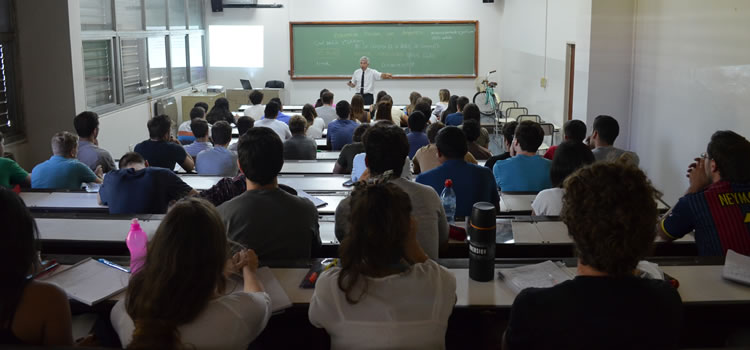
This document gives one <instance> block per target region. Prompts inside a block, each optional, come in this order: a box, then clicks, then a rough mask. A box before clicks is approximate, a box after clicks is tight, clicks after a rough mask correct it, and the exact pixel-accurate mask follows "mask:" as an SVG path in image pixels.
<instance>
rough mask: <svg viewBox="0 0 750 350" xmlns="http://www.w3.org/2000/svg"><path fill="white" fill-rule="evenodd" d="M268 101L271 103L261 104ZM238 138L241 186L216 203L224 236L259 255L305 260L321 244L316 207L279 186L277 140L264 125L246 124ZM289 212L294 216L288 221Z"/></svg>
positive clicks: (281, 162)
mask: <svg viewBox="0 0 750 350" xmlns="http://www.w3.org/2000/svg"><path fill="white" fill-rule="evenodd" d="M270 105H275V103H269V104H268V105H267V106H266V108H267V107H268V106H270ZM268 115H269V114H268V113H266V116H268ZM271 115H272V116H275V115H276V114H271ZM285 125H286V124H285ZM239 143H240V145H239V147H238V150H239V159H240V170H241V171H242V173H243V174H245V177H246V179H245V182H246V186H247V191H246V192H245V193H243V194H242V195H240V196H237V197H235V198H233V199H232V200H230V201H227V202H224V204H222V205H220V206H219V207H218V210H219V213H220V214H221V218H222V220H223V221H224V223H225V224H226V227H227V236H228V237H229V238H230V239H231V240H233V241H236V242H239V243H242V244H243V245H244V246H246V247H248V248H252V249H254V250H255V252H257V253H258V256H259V257H260V258H261V259H309V258H310V256H311V251H312V249H317V248H319V247H320V245H321V242H320V234H319V231H318V209H317V208H316V207H315V205H313V204H312V202H310V200H308V199H306V198H301V197H297V196H294V195H291V194H289V193H287V192H285V191H283V190H281V189H279V185H278V179H277V176H278V174H279V171H281V167H282V166H283V165H284V155H283V154H284V145H283V144H282V143H281V139H279V137H278V135H276V133H274V132H273V130H270V129H269V128H252V129H250V130H248V131H247V132H246V133H245V135H242V137H240V142H239ZM292 213H293V215H294V220H289V218H290V215H292Z"/></svg>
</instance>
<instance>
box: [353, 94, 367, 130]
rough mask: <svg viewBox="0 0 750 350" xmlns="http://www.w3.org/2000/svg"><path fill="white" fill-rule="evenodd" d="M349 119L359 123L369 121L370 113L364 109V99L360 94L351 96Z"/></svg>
mask: <svg viewBox="0 0 750 350" xmlns="http://www.w3.org/2000/svg"><path fill="white" fill-rule="evenodd" d="M351 108H352V112H351V119H352V120H354V121H357V122H359V123H369V122H370V113H368V112H367V111H365V99H364V97H362V95H360V94H355V95H354V96H352V102H351Z"/></svg>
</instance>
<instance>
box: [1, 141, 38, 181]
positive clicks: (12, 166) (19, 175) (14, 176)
mask: <svg viewBox="0 0 750 350" xmlns="http://www.w3.org/2000/svg"><path fill="white" fill-rule="evenodd" d="M4 141H5V137H4V136H3V133H2V132H0V188H3V187H4V188H11V187H14V186H15V185H20V186H21V187H30V186H31V175H29V173H27V172H26V170H23V168H21V166H20V165H18V163H16V161H15V160H13V159H10V158H5V157H4V156H3V155H4V154H5V145H4V144H3V143H4Z"/></svg>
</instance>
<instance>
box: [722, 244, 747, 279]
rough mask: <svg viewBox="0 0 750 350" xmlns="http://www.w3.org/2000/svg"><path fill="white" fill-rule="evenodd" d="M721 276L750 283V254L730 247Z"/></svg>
mask: <svg viewBox="0 0 750 350" xmlns="http://www.w3.org/2000/svg"><path fill="white" fill-rule="evenodd" d="M721 276H722V277H724V278H726V279H728V280H731V281H735V282H739V283H743V284H750V256H745V255H742V254H739V253H737V252H735V251H734V250H731V249H729V250H728V251H727V257H726V259H725V260H724V270H722V273H721Z"/></svg>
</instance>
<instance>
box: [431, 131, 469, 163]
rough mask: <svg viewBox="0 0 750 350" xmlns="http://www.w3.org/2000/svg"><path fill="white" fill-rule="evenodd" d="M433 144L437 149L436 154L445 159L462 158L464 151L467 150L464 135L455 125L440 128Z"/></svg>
mask: <svg viewBox="0 0 750 350" xmlns="http://www.w3.org/2000/svg"><path fill="white" fill-rule="evenodd" d="M435 144H436V146H437V149H438V156H442V157H443V158H445V159H464V156H465V155H466V152H468V146H467V145H466V135H464V132H463V131H461V129H459V128H457V127H455V126H446V127H444V128H442V129H441V130H440V132H438V134H437V138H436V140H435Z"/></svg>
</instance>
